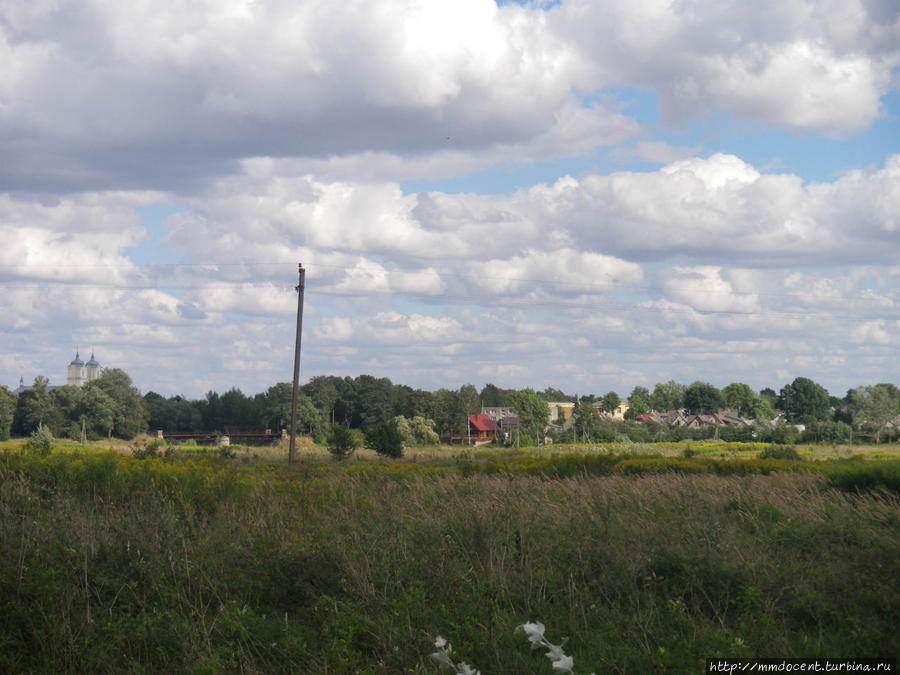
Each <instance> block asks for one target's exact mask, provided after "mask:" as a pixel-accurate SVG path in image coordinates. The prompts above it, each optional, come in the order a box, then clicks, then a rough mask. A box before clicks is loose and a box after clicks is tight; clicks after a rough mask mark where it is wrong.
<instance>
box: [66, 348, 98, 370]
mask: <svg viewBox="0 0 900 675" xmlns="http://www.w3.org/2000/svg"><path fill="white" fill-rule="evenodd" d="M91 358H93V356H92V357H91ZM69 365H70V366H78V367H79V368H80V367H81V366H83V365H84V361H82V360H81V359H80V358H78V352H75V360H74V361H72V363H70V364H69Z"/></svg>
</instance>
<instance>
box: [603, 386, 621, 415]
mask: <svg viewBox="0 0 900 675" xmlns="http://www.w3.org/2000/svg"><path fill="white" fill-rule="evenodd" d="M621 402H622V399H620V398H619V395H618V394H617V393H616V392H614V391H610V392H607V393H606V394H604V395H603V398H601V399H600V408H601V410H603V412H607V413H614V412H615V411H616V408H618V407H619V404H620V403H621Z"/></svg>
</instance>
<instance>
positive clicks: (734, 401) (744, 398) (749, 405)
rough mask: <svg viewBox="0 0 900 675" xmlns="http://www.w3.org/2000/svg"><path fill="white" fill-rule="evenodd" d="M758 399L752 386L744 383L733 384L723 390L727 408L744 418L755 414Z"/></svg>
mask: <svg viewBox="0 0 900 675" xmlns="http://www.w3.org/2000/svg"><path fill="white" fill-rule="evenodd" d="M758 398H759V397H758V396H757V395H756V392H754V391H753V390H752V389H751V388H750V385H748V384H744V383H743V382H732V383H731V384H729V385H728V386H726V387H725V388H723V389H722V399H723V400H724V401H725V407H726V408H731V409H732V410H736V411H737V413H738V414H739V415H743V416H744V417H750V416H751V415H752V414H753V408H754V405H755V403H756V400H757V399H758Z"/></svg>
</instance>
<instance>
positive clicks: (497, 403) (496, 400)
mask: <svg viewBox="0 0 900 675" xmlns="http://www.w3.org/2000/svg"><path fill="white" fill-rule="evenodd" d="M507 393H508V392H507V390H506V389H501V388H500V387H498V386H497V385H496V384H490V383H488V384H486V385H484V387H482V388H481V394H480V395H479V397H480V398H481V405H483V406H485V407H488V408H500V407H503V406H505V405H506V395H507Z"/></svg>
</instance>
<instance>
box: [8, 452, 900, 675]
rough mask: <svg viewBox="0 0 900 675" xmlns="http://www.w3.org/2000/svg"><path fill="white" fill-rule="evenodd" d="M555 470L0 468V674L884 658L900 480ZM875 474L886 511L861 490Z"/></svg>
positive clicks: (895, 600) (899, 527) (890, 475)
mask: <svg viewBox="0 0 900 675" xmlns="http://www.w3.org/2000/svg"><path fill="white" fill-rule="evenodd" d="M699 445H702V444H697V443H695V444H693V449H694V450H695V451H698V454H699V455H703V454H706V453H705V452H704V451H703V450H702V449H698V448H697V446H699ZM572 450H573V448H571V447H570V448H568V449H567V450H562V451H560V450H552V451H550V450H536V451H530V452H518V453H515V452H514V453H500V454H499V455H498V454H497V453H496V452H494V453H490V451H478V452H469V453H462V452H461V451H460V450H459V449H452V450H449V449H431V450H428V451H420V452H417V453H412V455H413V456H411V457H410V458H408V459H406V460H403V461H399V462H394V461H382V460H376V459H372V458H371V457H369V456H368V455H365V454H361V456H360V458H359V459H357V461H355V462H352V463H350V464H348V465H346V466H336V465H334V464H332V463H330V462H321V461H319V460H318V459H317V458H315V457H314V454H313V453H307V454H306V455H305V458H304V461H303V462H301V463H300V465H299V466H298V467H296V468H295V469H293V470H290V471H288V470H286V469H285V468H283V467H281V466H277V465H274V464H269V463H266V462H264V461H262V460H260V459H257V460H253V458H252V455H253V454H254V453H256V454H260V453H259V451H256V450H250V451H248V452H243V451H240V450H238V451H237V457H236V458H235V459H233V460H229V461H226V460H224V459H222V458H220V457H218V456H216V453H215V452H212V453H209V452H207V453H205V456H203V457H201V456H194V457H191V458H187V459H185V458H181V459H170V460H169V461H166V460H164V459H162V458H159V459H148V460H142V461H138V460H135V459H134V458H132V457H131V456H129V455H128V454H127V453H115V452H104V451H101V450H99V449H98V450H95V451H93V452H85V453H82V452H80V451H77V450H76V449H72V448H69V449H68V450H67V451H66V452H57V453H54V454H53V455H51V456H50V457H47V458H44V459H38V458H28V457H23V456H22V455H21V454H20V452H18V451H13V452H7V453H6V454H3V451H2V450H0V671H10V672H27V671H34V672H63V671H70V672H109V671H124V672H158V671H160V670H170V671H180V672H240V671H243V672H321V673H344V672H371V673H381V672H410V671H413V672H435V669H434V668H433V667H432V666H431V665H430V664H429V663H428V662H427V659H426V655H427V654H428V653H429V652H430V651H433V648H432V642H433V640H434V637H435V636H436V635H437V634H441V635H443V636H445V637H447V638H449V639H450V640H451V641H452V642H453V645H454V650H455V653H456V654H458V655H459V658H460V659H461V660H466V661H468V662H469V663H471V664H475V665H477V666H478V667H479V668H481V670H482V672H484V673H505V672H506V673H518V672H550V669H549V662H548V661H547V660H546V659H544V658H543V657H542V656H541V654H540V653H539V652H530V651H529V650H528V648H527V646H526V643H525V640H524V638H523V637H521V636H516V635H514V633H513V630H514V628H515V626H516V625H517V624H519V623H522V622H524V621H527V620H541V621H543V622H544V623H545V624H546V625H547V628H548V636H549V637H551V638H556V639H557V640H558V639H560V638H562V637H564V636H568V637H569V642H568V643H567V645H566V649H567V651H568V653H570V654H572V655H573V656H574V657H575V663H576V670H577V671H578V672H589V671H590V670H594V671H595V672H598V673H599V672H613V673H617V672H630V673H644V672H651V671H657V672H659V671H667V670H668V671H672V672H701V670H702V665H703V658H704V657H707V656H724V655H729V656H738V655H744V656H754V655H762V656H812V655H830V656H837V655H844V656H876V655H893V656H896V654H897V644H896V641H895V632H896V626H897V625H900V616H898V607H900V591H898V587H897V583H896V579H898V578H900V555H898V554H900V536H898V534H900V517H898V514H900V510H898V498H897V492H898V490H897V487H896V485H897V484H896V483H895V482H893V481H894V480H895V479H896V475H897V471H896V469H894V468H891V467H900V463H897V464H893V463H886V462H869V463H866V464H865V465H863V466H862V468H860V467H861V463H860V462H841V463H834V462H832V463H819V464H818V465H817V470H816V471H801V470H793V471H787V470H784V469H795V468H797V467H794V466H793V465H790V466H789V463H788V464H785V465H782V469H783V470H781V471H775V472H771V471H769V473H768V474H767V475H762V474H759V473H754V472H750V473H744V474H742V475H720V474H717V473H714V472H712V471H711V470H708V469H707V468H704V467H706V464H704V463H703V462H704V460H703V459H702V457H695V458H693V459H692V460H690V462H693V464H691V463H689V462H688V460H681V459H680V458H677V457H671V458H669V459H665V460H653V459H638V460H634V459H632V460H624V461H626V462H628V461H630V462H631V463H630V464H623V465H621V466H620V468H619V469H615V470H607V469H609V466H608V465H609V464H610V463H609V462H606V463H598V464H597V465H596V466H595V465H592V464H588V463H587V460H585V459H584V458H582V460H580V461H581V464H579V462H578V461H576V460H577V456H573V455H572ZM731 450H737V451H736V452H735V453H733V454H734V455H736V456H738V457H740V456H741V454H742V453H743V452H744V451H745V449H744V448H726V452H728V453H729V456H730V455H731V454H732V453H731V452H730V451H731ZM748 452H749V451H748ZM596 454H597V453H594V454H593V455H590V456H594V455H596ZM671 454H672V455H675V454H677V453H676V452H674V451H673V452H672V453H671ZM573 457H575V459H573ZM619 460H620V461H622V458H619ZM705 461H706V462H713V461H715V462H718V464H717V466H722V460H705ZM728 461H729V462H730V465H732V466H733V465H735V462H732V461H731V460H728ZM660 462H663V463H662V464H660ZM679 462H681V463H679ZM740 464H742V465H743V466H744V467H747V468H750V467H752V466H753V465H754V463H753V462H752V461H748V462H740ZM776 466H778V465H776ZM548 467H550V468H551V469H552V471H548ZM585 467H587V469H586V468H585ZM598 467H599V468H598ZM621 467H625V468H621ZM628 467H631V468H630V469H628ZM690 467H701V468H700V469H697V471H696V472H695V471H694V469H692V468H690ZM595 469H596V473H595V472H594V470H595ZM600 469H602V471H601V470H600ZM626 469H627V470H626ZM657 470H660V471H663V472H662V473H659V472H657ZM878 472H882V474H883V475H882V478H881V479H880V481H881V482H880V484H881V485H891V486H894V489H893V490H891V491H886V490H884V489H881V488H877V489H875V490H874V491H873V490H869V489H863V490H862V491H859V490H857V487H858V486H863V487H865V486H866V485H867V484H869V483H867V481H869V482H870V483H871V484H872V485H875V484H878V481H877V480H876V481H875V482H874V483H872V482H871V481H870V478H871V475H873V473H874V474H878ZM548 476H554V477H553V478H549V477H548ZM848 476H849V477H848ZM835 485H836V486H840V487H843V488H845V489H837V488H836V487H833V486H835Z"/></svg>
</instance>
